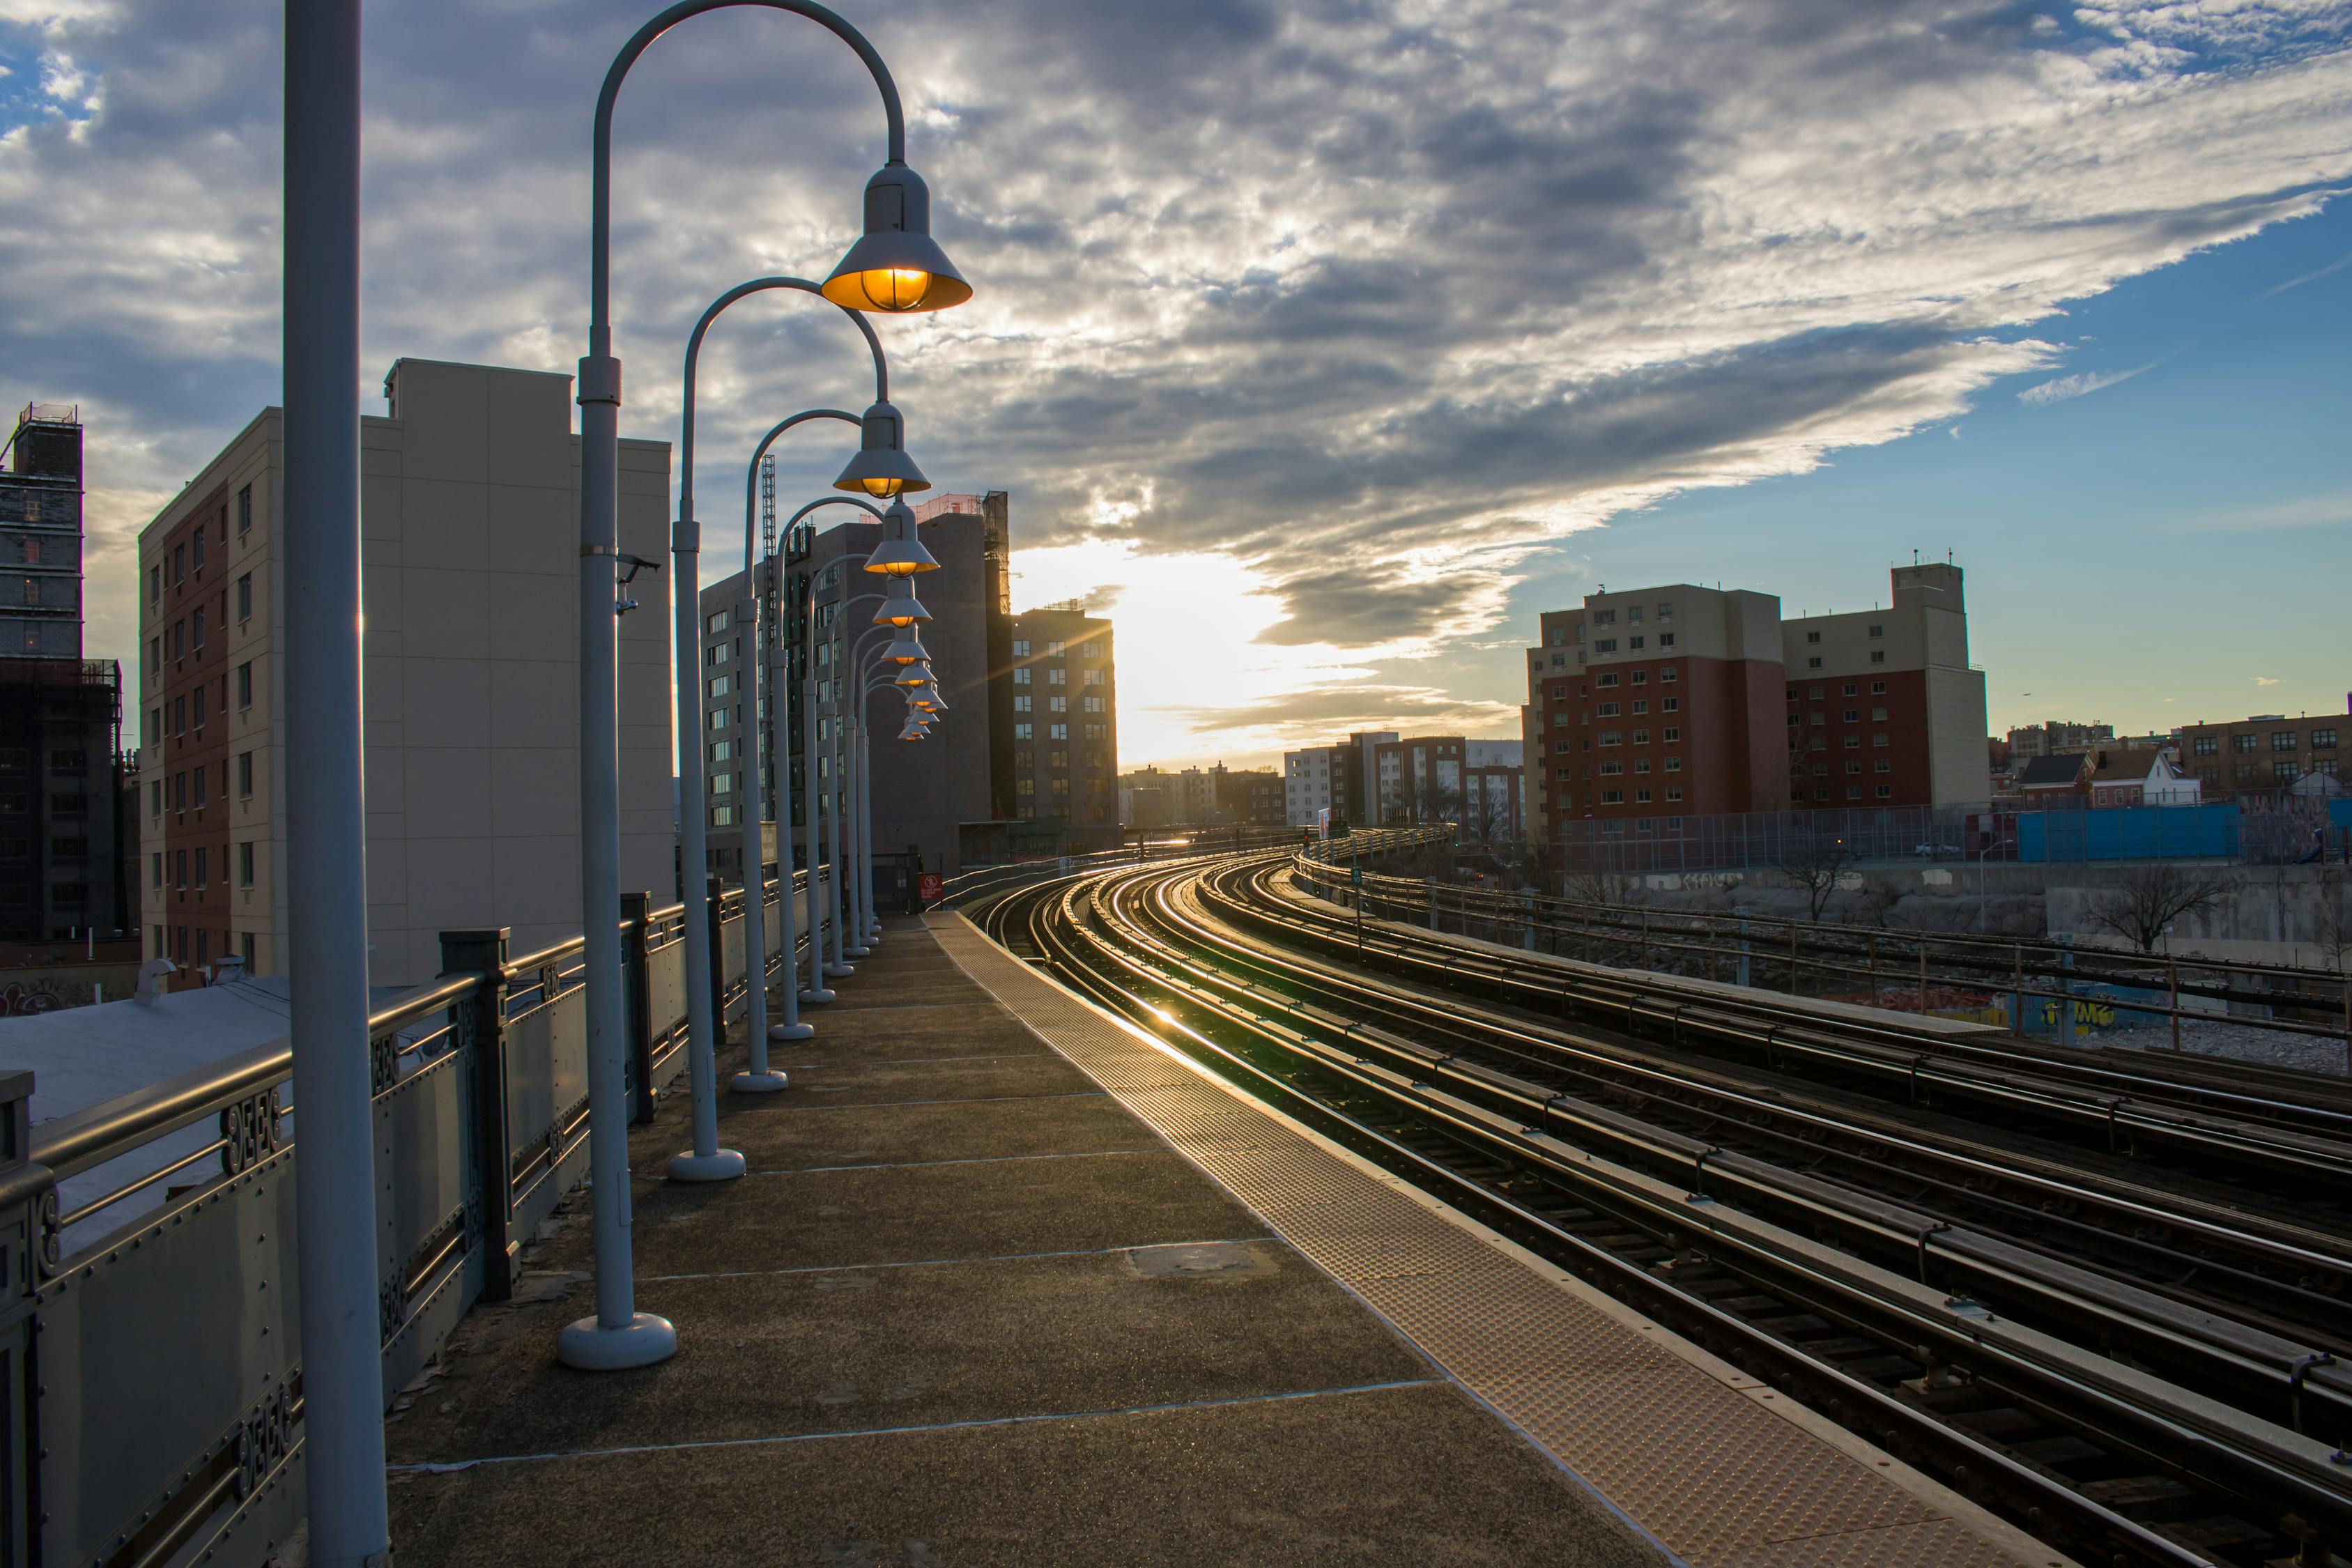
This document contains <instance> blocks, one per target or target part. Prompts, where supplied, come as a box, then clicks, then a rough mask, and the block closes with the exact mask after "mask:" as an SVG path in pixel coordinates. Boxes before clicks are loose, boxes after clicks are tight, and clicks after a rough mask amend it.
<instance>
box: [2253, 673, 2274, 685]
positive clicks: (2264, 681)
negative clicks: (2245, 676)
mask: <svg viewBox="0 0 2352 1568" xmlns="http://www.w3.org/2000/svg"><path fill="white" fill-rule="evenodd" d="M2254 684H2255V685H2256V686H2276V685H2277V684H2278V677H2276V676H2273V675H2257V676H2256V677H2254Z"/></svg>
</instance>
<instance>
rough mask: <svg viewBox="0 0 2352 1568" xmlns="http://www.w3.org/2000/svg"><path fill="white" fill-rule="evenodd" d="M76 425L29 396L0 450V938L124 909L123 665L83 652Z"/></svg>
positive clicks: (84, 922)
mask: <svg viewBox="0 0 2352 1568" xmlns="http://www.w3.org/2000/svg"><path fill="white" fill-rule="evenodd" d="M81 458H82V428H81V424H80V420H79V414H78V412H77V411H76V410H75V409H72V408H68V407H53V406H44V405H38V404H34V405H27V406H26V408H25V409H24V410H23V411H22V412H21V413H19V414H18V415H17V416H16V426H15V428H14V429H13V430H11V431H10V433H9V435H8V438H7V441H6V443H5V446H4V447H0V561H5V562H6V563H7V574H6V575H5V576H0V942H48V941H58V940H63V939H67V938H70V937H83V938H85V939H86V938H88V937H89V934H90V933H91V932H93V931H96V932H99V933H111V932H114V931H121V930H123V929H124V928H125V927H126V925H127V924H128V922H129V921H130V919H131V913H130V894H129V889H128V888H127V886H126V885H125V882H124V879H123V875H122V870H123V868H122V863H121V861H122V850H121V841H122V839H123V837H125V836H126V824H125V823H124V822H123V820H122V814H121V798H120V797H121V790H120V788H119V784H118V779H119V776H120V775H119V770H118V764H117V754H118V753H119V752H121V742H122V671H121V666H119V665H117V664H116V663H115V662H114V661H113V660H111V659H85V658H82V625H83V617H82V532H81V530H82V510H81V501H82V487H81V479H82V463H81Z"/></svg>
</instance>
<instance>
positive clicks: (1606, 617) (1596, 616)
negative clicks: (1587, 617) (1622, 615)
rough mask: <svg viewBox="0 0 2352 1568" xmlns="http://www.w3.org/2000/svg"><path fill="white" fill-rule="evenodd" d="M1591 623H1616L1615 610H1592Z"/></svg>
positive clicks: (1597, 624) (1612, 624) (1604, 624)
mask: <svg viewBox="0 0 2352 1568" xmlns="http://www.w3.org/2000/svg"><path fill="white" fill-rule="evenodd" d="M1592 624H1593V625H1594V626H1615V625H1616V624H1617V612H1616V611H1614V610H1595V611H1593V612H1592Z"/></svg>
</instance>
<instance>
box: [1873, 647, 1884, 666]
mask: <svg viewBox="0 0 2352 1568" xmlns="http://www.w3.org/2000/svg"><path fill="white" fill-rule="evenodd" d="M1870 662H1871V663H1873V664H1885V662H1886V650H1885V648H1883V647H1882V648H1874V649H1872V650H1871V655H1870Z"/></svg>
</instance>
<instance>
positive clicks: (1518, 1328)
mask: <svg viewBox="0 0 2352 1568" xmlns="http://www.w3.org/2000/svg"><path fill="white" fill-rule="evenodd" d="M839 990H840V1000H839V1001H838V1002H836V1003H835V1004H834V1005H831V1006H829V1007H826V1008H824V1009H822V1010H821V1011H819V1012H817V1013H815V1014H814V1018H815V1021H816V1023H817V1026H818V1030H819V1033H818V1036H817V1038H816V1039H815V1040H814V1041H813V1042H811V1043H810V1044H808V1045H806V1046H803V1047H793V1049H792V1050H791V1051H788V1052H784V1053H782V1054H781V1056H780V1065H782V1066H784V1067H785V1068H788V1070H789V1071H790V1073H791V1075H792V1087H791V1089H789V1090H788V1091H787V1092H785V1093H782V1094H779V1095H772V1096H763V1097H752V1096H730V1097H728V1098H727V1100H725V1101H724V1103H723V1106H722V1115H723V1120H722V1123H721V1129H722V1142H725V1143H726V1144H728V1145H729V1146H730V1147H733V1148H737V1149H740V1150H741V1151H742V1152H744V1154H745V1155H746V1156H747V1158H748V1160H749V1162H750V1164H751V1174H750V1175H749V1176H747V1177H746V1178H744V1179H743V1180H741V1181H740V1182H735V1183H731V1184H725V1185H723V1186H681V1185H677V1184H669V1183H667V1182H665V1181H663V1180H661V1179H660V1178H659V1176H658V1173H659V1172H660V1170H661V1168H662V1164H663V1163H664V1162H665V1161H666V1160H667V1157H668V1156H669V1155H670V1154H671V1153H672V1152H675V1151H676V1150H677V1148H679V1147H681V1146H683V1144H684V1142H686V1132H685V1131H684V1125H683V1124H684V1118H685V1106H684V1102H683V1097H682V1096H681V1097H679V1099H678V1100H676V1101H674V1102H667V1103H666V1104H665V1105H664V1107H663V1109H662V1110H661V1112H660V1114H659V1115H658V1117H657V1118H656V1121H655V1122H654V1123H653V1124H652V1125H651V1126H649V1127H646V1128H643V1129H640V1130H639V1131H637V1132H636V1133H635V1139H634V1144H633V1165H634V1167H635V1170H636V1171H637V1173H638V1175H637V1177H636V1184H635V1194H634V1197H635V1251H636V1259H637V1268H638V1281H639V1287H638V1301H639V1305H640V1307H642V1308H643V1309H644V1310H650V1311H656V1312H661V1313H664V1314H666V1315H667V1316H669V1317H671V1318H672V1319H673V1321H675V1322H676V1323H677V1327H678V1331H679V1346H680V1348H679V1352H678V1354H677V1357H676V1358H675V1359H673V1360H672V1361H670V1362H668V1363H664V1364H662V1365H660V1366H656V1367H652V1368H648V1369H646V1370H644V1371H641V1372H635V1373H619V1374H606V1375H599V1376H591V1375H587V1374H583V1373H574V1372H570V1371H567V1370H565V1369H563V1368H561V1367H559V1366H557V1365H556V1364H555V1361H554V1356H553V1345H554V1340H555V1333H556V1331H557V1329H558V1328H560V1327H561V1326H562V1324H563V1323H564V1322H566V1321H570V1320H571V1319H572V1318H574V1317H576V1316H578V1315H579V1314H580V1312H581V1311H582V1310H583V1302H584V1301H585V1300H587V1299H588V1295H589V1276H588V1272H587V1270H588V1268H589V1267H590V1249H589V1234H588V1224H587V1218H586V1211H585V1202H584V1196H585V1195H584V1194H576V1195H575V1196H574V1198H573V1199H572V1200H571V1201H570V1202H569V1203H567V1205H565V1206H564V1208H563V1209H562V1211H560V1212H559V1214H558V1215H557V1217H556V1219H555V1220H553V1221H552V1222H551V1223H550V1224H549V1225H547V1226H543V1227H542V1230H541V1235H540V1237H538V1238H537V1239H535V1240H534V1241H533V1242H532V1243H531V1245H530V1247H529V1248H528V1249H527V1252H526V1255H525V1259H524V1267H525V1269H526V1273H525V1277H524V1282H523V1288H522V1289H520V1291H518V1293H517V1297H516V1299H515V1300H513V1301H512V1302H510V1303H507V1304H502V1305H498V1306H483V1307H479V1308H477V1309H476V1310H475V1311H474V1312H473V1313H472V1314H471V1315H470V1316H469V1317H468V1318H467V1321H465V1322H464V1323H463V1324H462V1325H461V1326H460V1328H459V1329H458V1330H457V1332H456V1334H455V1335H454V1336H453V1338H452V1339H451V1341H450V1342H449V1343H448V1345H447V1347H446V1351H445V1352H444V1354H443V1356H442V1358H441V1361H440V1363H438V1365H437V1367H436V1370H435V1371H433V1372H431V1373H428V1374H427V1375H426V1376H425V1378H422V1379H420V1380H419V1381H418V1383H417V1384H415V1385H413V1386H412V1388H411V1389H410V1390H409V1391H407V1392H406V1394H404V1397H403V1399H402V1401H401V1408H399V1409H398V1410H396V1411H395V1414H394V1415H393V1417H392V1419H391V1423H390V1426H389V1427H388V1429H387V1431H388V1443H389V1448H390V1457H391V1459H392V1462H393V1466H394V1473H393V1478H392V1502H393V1510H394V1513H393V1526H394V1529H393V1538H394V1542H395V1543H396V1548H397V1551H398V1553H399V1560H400V1561H401V1562H402V1563H404V1564H409V1565H415V1564H419V1563H428V1564H437V1563H451V1564H458V1563H465V1564H472V1563H499V1564H536V1563H548V1564H553V1563H566V1564H569V1563H614V1564H621V1563H626V1564H655V1563H740V1564H768V1563H775V1564H787V1563H791V1564H798V1563H811V1564H872V1565H877V1568H880V1565H886V1564H904V1565H907V1568H932V1565H938V1568H961V1565H966V1564H1013V1563H1022V1564H1035V1563H1122V1564H1158V1563H1269V1564H1271V1563H1318V1564H1320V1563H1400V1564H1403V1563H1412V1564H1424V1563H1460V1564H1471V1563H1479V1564H1485V1563H1495V1564H1529V1565H1533V1564H1538V1563H1541V1564H1612V1565H1613V1564H1627V1565H1633V1564H1658V1563H1677V1562H1679V1563H1690V1564H1695V1565H1697V1568H1765V1565H1768V1564H1769V1565H1772V1568H1784V1565H1785V1568H1797V1565H1814V1564H1820V1565H1829V1564H1839V1565H1853V1568H1862V1565H1881V1564H1884V1565H1888V1568H1893V1565H1898V1564H1902V1565H1908V1564H1929V1563H1955V1564H1958V1563H1967V1564H1985V1565H1990V1568H2066V1560H2064V1559H2063V1558H2060V1557H2058V1556H2056V1555H2055V1554H2054V1553H2053V1552H2050V1551H2049V1550H2048V1549H2046V1548H2044V1547H2042V1546H2041V1545H2039V1544H2038V1543H2036V1542H2033V1541H2032V1540H2031V1539H2030V1538H2027V1537H2025V1536H2023V1535H2022V1534H2021V1533H2019V1532H2018V1531H2014V1530H2012V1529H2011V1528H2010V1527H2008V1526H2007V1525H2005V1524H2003V1523H2002V1522H2000V1521H1998V1520H1996V1519H1994V1518H1993V1517H1992V1516H1991V1515H1990V1514H1988V1513H1986V1512H1984V1511H1983V1510H1979V1509H1978V1508H1977V1507H1975V1506H1974V1505H1973V1504H1970V1503H1969V1502H1967V1501H1965V1500H1962V1499H1960V1498H1958V1497H1957V1496H1956V1495H1954V1494H1952V1493H1950V1492H1948V1491H1947V1490H1946V1489H1943V1488H1941V1487H1939V1486H1938V1485H1937V1484H1935V1483H1934V1482H1932V1481H1930V1480H1928V1479H1926V1478H1925V1477H1923V1476H1920V1475H1918V1474H1916V1473H1915V1472H1913V1471H1911V1470H1909V1469H1908V1468H1906V1467H1905V1466H1903V1465H1902V1464H1901V1463H1899V1462H1898V1461H1896V1460H1895V1459H1894V1458H1890V1457H1889V1456H1888V1455H1886V1454H1885V1453H1881V1452H1878V1451H1876V1450H1874V1448H1872V1447H1869V1446H1868V1445H1867V1444H1865V1443H1864V1442H1862V1441H1860V1440H1859V1439H1857V1438H1855V1437H1853V1436H1851V1435H1850V1434H1848V1433H1846V1432H1844V1431H1843V1430H1842V1429H1840V1428H1837V1427H1835V1426H1832V1425H1830V1424H1829V1423H1827V1422H1825V1421H1822V1420H1821V1419H1820V1418H1818V1417H1816V1416H1814V1415H1811V1414H1810V1413H1809V1412H1807V1411H1804V1410H1802V1409H1801V1408H1799V1407H1798V1406H1796V1405H1793V1404H1792V1403H1791V1402H1790V1401H1789V1400H1787V1399H1785V1398H1783V1397H1781V1396H1779V1395H1777V1394H1775V1393H1774V1392H1773V1391H1772V1390H1771V1389H1770V1388H1769V1387H1768V1386H1765V1385H1763V1384H1759V1382H1758V1381H1757V1380H1756V1379H1754V1378H1751V1377H1748V1376H1746V1375H1744V1374H1742V1373H1739V1372H1738V1371H1736V1370H1735V1369H1733V1368H1731V1367H1730V1366H1728V1365H1727V1364H1725V1363H1721V1362H1719V1361H1717V1360H1716V1359H1714V1358H1713V1357H1710V1356H1709V1355H1707V1354H1706V1353H1705V1352H1702V1351H1700V1350H1698V1349H1696V1347H1694V1346H1691V1345H1689V1344H1687V1343H1685V1342H1681V1341H1679V1340H1677V1339H1676V1338H1675V1336H1673V1335H1671V1334H1669V1333H1667V1332H1666V1331H1664V1329H1662V1328H1660V1327H1658V1326H1657V1325H1654V1324H1652V1323H1649V1322H1646V1321H1643V1320H1642V1318H1641V1317H1640V1316H1639V1315H1638V1314H1636V1313H1634V1312H1633V1310H1631V1309H1628V1308H1626V1307H1624V1306H1622V1305H1621V1304H1619V1303H1617V1302H1615V1301H1613V1300H1610V1299H1609V1298H1607V1297H1604V1296H1601V1295H1600V1294H1599V1293H1597V1292H1595V1291H1593V1290H1591V1289H1590V1288H1588V1287H1585V1286H1584V1285H1582V1284H1581V1283H1580V1282H1579V1281H1578V1280H1576V1279H1572V1278H1570V1277H1569V1276H1567V1275H1565V1274H1563V1273H1562V1272H1561V1271H1559V1270H1558V1269H1556V1268H1552V1267H1551V1266H1549V1265H1548V1264H1546V1263H1544V1262H1543V1261H1541V1260H1539V1259H1538V1258H1535V1257H1533V1256H1532V1255H1531V1254H1528V1253H1527V1252H1525V1251H1523V1250H1521V1249H1519V1248H1517V1247H1515V1246H1513V1245H1511V1244H1510V1243H1508V1242H1507V1241H1504V1240H1502V1239H1501V1238H1499V1237H1496V1236H1495V1235H1494V1234H1493V1233H1491V1232H1489V1231H1486V1230H1485V1229H1484V1228H1482V1227H1481V1226H1477V1225H1475V1223H1472V1222H1470V1221H1468V1220H1466V1219H1465V1218H1463V1217H1462V1216H1460V1215H1455V1214H1454V1213H1452V1212H1451V1211H1448V1210H1446V1209H1444V1208H1443V1207H1442V1206H1441V1205H1437V1204H1436V1203H1434V1201H1433V1200H1430V1199H1428V1198H1426V1197H1424V1196H1423V1195H1422V1194H1418V1193H1416V1192H1414V1191H1412V1189H1410V1188H1407V1187H1406V1186H1404V1185H1403V1184H1401V1183H1400V1182H1398V1181H1397V1180H1396V1179H1395V1178H1393V1177H1391V1176H1390V1175H1388V1174H1387V1173H1383V1172H1381V1171H1380V1170H1378V1169H1376V1168H1375V1167H1372V1166H1370V1165H1369V1164H1366V1163H1362V1162H1361V1161H1360V1160H1358V1159H1357V1158H1356V1157H1355V1156H1353V1155H1351V1154H1349V1152H1346V1151H1344V1150H1342V1149H1340V1148H1339V1147H1338V1146H1337V1145H1335V1144H1333V1143H1331V1142H1328V1141H1327V1140H1325V1139H1323V1138H1322V1137H1320V1136H1318V1134H1316V1133H1314V1132H1313V1131H1309V1130H1307V1128H1305V1127H1303V1126H1302V1125H1300V1124H1298V1123H1297V1122H1295V1121H1291V1120H1289V1119H1287V1118H1286V1117H1284V1116H1282V1115H1281V1114H1279V1113H1277V1112H1276V1111H1273V1110H1269V1109H1268V1108H1266V1107H1265V1106H1264V1105H1262V1104H1260V1103H1259V1102H1257V1101H1255V1100H1251V1099H1249V1098H1248V1097H1246V1096H1244V1095H1243V1094H1242V1093H1241V1092H1239V1091H1238V1090H1236V1089H1231V1088H1229V1087H1227V1086H1226V1085H1225V1084H1223V1082H1222V1081H1220V1080H1218V1079H1215V1078H1213V1077H1212V1076H1210V1075H1208V1074H1207V1073H1206V1072H1205V1071H1204V1070H1203V1069H1202V1068H1198V1067H1196V1066H1194V1065H1193V1064H1192V1062H1190V1061H1189V1060H1187V1059H1186V1058H1181V1057H1180V1056H1178V1055H1176V1054H1175V1053H1173V1052H1172V1051H1171V1050H1169V1049H1167V1048H1165V1047H1162V1046H1160V1044H1158V1043H1157V1042H1155V1041H1154V1040H1152V1039H1151V1038H1150V1037H1148V1036H1146V1035H1144V1034H1143V1033H1141V1032H1140V1031H1139V1030H1136V1029H1134V1028H1132V1027H1130V1026H1128V1025H1126V1024H1124V1023H1123V1022H1120V1021H1118V1020H1116V1019H1114V1018H1112V1017H1110V1016H1108V1015H1106V1014H1104V1013H1103V1012H1101V1011H1099V1010H1098V1009H1097V1008H1095V1007H1093V1006H1092V1005H1088V1004H1087V1003H1085V1002H1083V1001H1081V1000H1079V999H1078V998H1076V996H1075V995H1074V994H1071V993H1069V992H1067V991H1066V990H1064V989H1063V988H1062V987H1061V986H1059V985H1058V984H1055V983H1054V982H1053V981H1051V980H1050V979H1048V978H1046V977H1045V976H1043V975H1041V974H1039V973H1036V972H1035V971H1034V970H1033V969H1032V968H1030V967H1029V966H1028V965H1026V964H1024V963H1021V962H1020V961H1019V960H1017V959H1015V958H1013V957H1012V956H1011V955H1010V954H1008V953H1006V952H1004V951H1003V950H1002V949H1001V948H998V947H997V946H995V945H994V944H992V942H988V941H987V940H986V939H985V938H984V937H983V936H982V935H981V934H980V932H979V931H977V930H976V929H975V928H974V927H972V926H971V924H970V923H969V922H967V921H965V920H963V919H962V918H961V916H958V915H954V914H950V913H944V912H941V913H934V914H933V915H931V916H929V917H928V918H927V921H897V922H893V924H892V926H891V928H890V930H889V932H888V935H887V939H886V940H885V941H884V942H883V943H882V944H881V945H880V946H878V947H877V949H876V951H875V952H874V953H873V954H872V955H871V956H870V957H868V958H866V959H864V960H861V961H860V962H859V963H858V965H857V973H856V974H855V975H852V976H849V977H847V978H845V979H844V980H843V981H841V982H840V983H839ZM724 1081H725V1075H724V1073H722V1075H721V1082H722V1083H723V1082H724Z"/></svg>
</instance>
